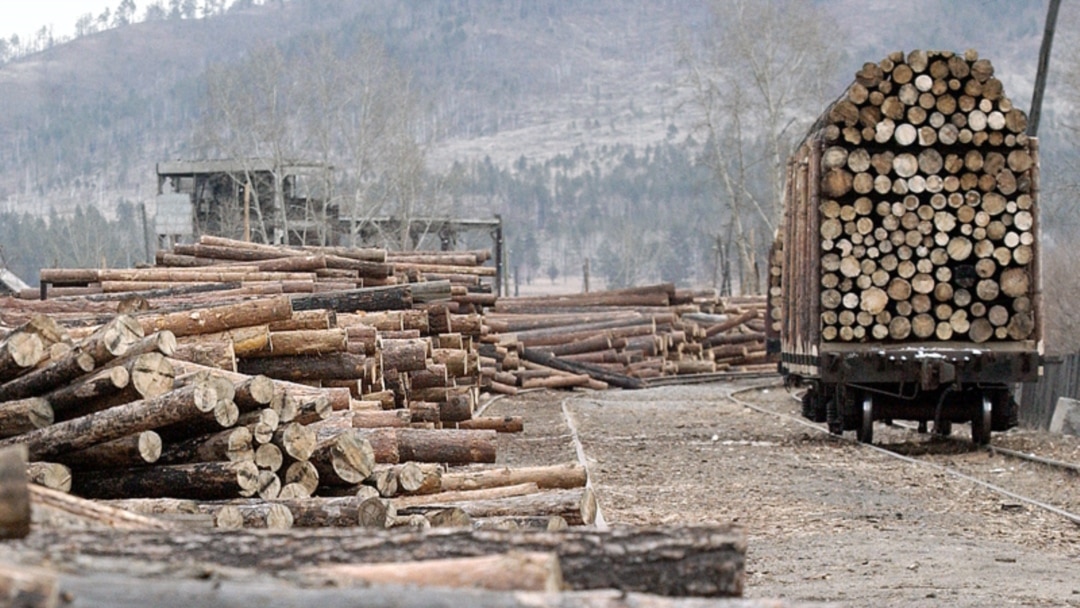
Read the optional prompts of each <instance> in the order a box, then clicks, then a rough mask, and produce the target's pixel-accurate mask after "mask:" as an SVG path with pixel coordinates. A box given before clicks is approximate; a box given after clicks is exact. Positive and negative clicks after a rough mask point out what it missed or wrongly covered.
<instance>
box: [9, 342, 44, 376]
mask: <svg viewBox="0 0 1080 608" xmlns="http://www.w3.org/2000/svg"><path fill="white" fill-rule="evenodd" d="M44 357H45V345H44V344H43V343H42V342H41V338H40V337H39V336H38V335H37V334H33V333H30V332H26V331H15V332H12V333H11V334H9V335H8V336H7V337H6V338H4V339H3V340H2V341H0V382H7V381H8V380H11V379H12V378H15V377H16V376H18V375H20V374H22V373H24V372H26V371H27V370H29V369H31V368H33V367H34V366H35V365H37V364H38V362H39V361H41V359H42V358H44Z"/></svg>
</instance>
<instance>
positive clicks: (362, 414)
mask: <svg viewBox="0 0 1080 608" xmlns="http://www.w3.org/2000/svg"><path fill="white" fill-rule="evenodd" d="M410 421H411V416H410V414H409V411H408V410H379V411H358V412H353V413H352V426H353V427H354V428H358V429H370V428H381V427H405V426H409V422H410Z"/></svg>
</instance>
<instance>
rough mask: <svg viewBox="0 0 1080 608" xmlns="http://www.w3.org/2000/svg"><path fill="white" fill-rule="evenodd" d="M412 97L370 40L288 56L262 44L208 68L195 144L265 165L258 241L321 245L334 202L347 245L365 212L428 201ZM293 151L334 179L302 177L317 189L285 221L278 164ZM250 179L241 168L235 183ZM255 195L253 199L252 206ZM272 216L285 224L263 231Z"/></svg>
mask: <svg viewBox="0 0 1080 608" xmlns="http://www.w3.org/2000/svg"><path fill="white" fill-rule="evenodd" d="M342 49H347V50H345V51H343V50H342ZM417 97H418V96H417V95H416V94H415V92H414V91H413V90H412V89H411V88H410V86H409V80H408V78H407V77H406V76H405V75H404V74H403V73H402V72H401V71H400V70H398V69H397V68H396V67H395V66H394V65H393V64H392V63H391V62H390V60H389V59H388V58H387V57H386V55H385V53H384V52H383V50H382V47H381V46H380V45H379V44H378V43H377V42H375V41H374V40H372V39H370V38H361V39H359V40H358V41H355V42H353V43H351V44H343V43H342V42H341V41H335V40H330V39H327V38H324V37H313V38H311V39H309V40H307V41H305V42H304V43H303V44H301V45H298V47H297V48H296V49H295V50H294V51H293V52H292V53H291V54H290V55H288V56H286V55H285V54H283V53H282V52H281V51H280V50H279V49H277V48H276V47H264V48H262V49H260V50H259V51H257V52H254V53H252V54H250V55H249V56H248V57H247V58H246V59H245V60H243V61H242V62H240V63H238V64H236V65H230V66H220V67H216V68H212V69H211V70H210V71H209V73H208V77H207V96H206V99H207V107H206V114H205V120H204V121H203V123H202V131H201V143H202V148H203V149H204V150H205V151H206V152H207V153H208V154H211V153H216V154H220V155H225V156H227V157H230V158H233V159H236V160H243V159H251V158H260V159H264V160H266V161H269V166H271V167H273V170H274V171H275V173H274V180H275V184H274V187H273V188H272V189H271V190H270V191H272V192H273V193H274V196H275V197H277V198H275V200H274V201H273V202H272V203H273V204H272V205H270V209H272V210H273V213H272V216H270V217H264V216H265V214H263V215H264V216H258V217H256V218H255V220H256V224H257V225H258V226H259V227H260V228H259V230H260V231H261V232H260V234H259V236H260V237H261V238H262V240H267V241H280V240H282V239H283V238H290V237H289V236H287V235H289V234H290V233H293V234H294V235H295V236H297V237H298V238H300V239H303V240H305V241H315V242H319V243H326V242H328V241H329V240H330V237H331V234H332V230H331V223H332V219H331V217H330V211H331V210H332V209H334V208H336V209H337V210H339V213H340V214H341V215H342V216H343V217H345V218H347V220H348V222H349V225H350V228H351V229H350V231H349V232H350V238H349V242H350V243H352V244H355V243H356V238H357V236H358V229H359V226H360V225H361V223H362V222H363V221H364V220H366V219H369V218H371V217H373V216H375V215H379V214H387V215H394V216H396V217H399V218H404V217H406V216H412V215H414V214H416V213H417V212H418V210H420V209H429V208H430V207H429V205H428V201H431V200H435V197H433V196H432V195H431V191H430V188H429V187H428V186H429V180H428V176H427V172H426V170H425V150H424V147H423V146H422V145H421V137H420V133H421V130H420V128H419V125H420V124H422V120H421V116H422V114H421V112H420V107H419V105H418V102H417V101H416V99H417ZM301 159H303V160H308V161H318V162H319V163H321V164H322V165H323V166H326V167H329V166H333V167H335V168H336V169H337V170H338V174H339V175H340V179H339V180H337V181H336V182H332V181H331V177H330V175H329V174H328V173H326V174H324V175H323V176H321V177H319V178H316V179H317V180H319V181H320V183H318V184H309V186H312V187H313V188H312V189H313V190H315V191H316V192H318V196H313V197H306V198H305V199H304V203H305V205H304V208H303V215H304V218H303V220H302V221H299V220H298V221H295V222H293V224H294V225H293V226H290V225H289V222H290V219H289V218H290V217H291V213H290V214H287V213H286V209H285V204H286V202H285V201H284V200H281V195H282V192H283V188H282V186H283V185H284V184H283V180H285V179H286V177H287V176H286V175H284V174H283V173H281V172H280V171H281V169H282V168H284V167H287V166H288V165H289V163H290V162H291V161H297V160H301ZM250 180H251V173H250V171H245V175H244V176H241V178H240V181H241V182H246V181H250ZM291 185H295V184H291ZM252 192H253V193H255V194H258V192H259V191H258V189H253V190H252ZM260 203H261V201H258V200H256V201H254V204H253V206H252V210H253V211H255V212H256V213H258V212H259V210H261V209H262V205H261V204H260ZM275 223H277V224H278V225H284V231H283V233H282V234H272V233H271V232H272V231H271V230H270V227H271V226H273V225H275Z"/></svg>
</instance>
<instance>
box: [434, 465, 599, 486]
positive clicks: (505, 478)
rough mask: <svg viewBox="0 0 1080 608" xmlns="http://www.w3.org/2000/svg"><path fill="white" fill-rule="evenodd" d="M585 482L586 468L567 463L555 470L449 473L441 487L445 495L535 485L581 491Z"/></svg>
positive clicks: (545, 467)
mask: <svg viewBox="0 0 1080 608" xmlns="http://www.w3.org/2000/svg"><path fill="white" fill-rule="evenodd" d="M586 481H587V474H586V471H585V467H583V466H581V465H580V464H577V463H565V464H558V465H552V466H536V467H515V468H510V467H501V468H497V469H480V470H467V471H453V472H447V473H443V475H442V482H441V487H442V489H443V490H444V491H450V490H477V489H480V488H494V487H499V486H508V485H516V484H521V483H535V484H536V485H537V486H539V487H540V488H545V489H554V488H581V487H585V482H586Z"/></svg>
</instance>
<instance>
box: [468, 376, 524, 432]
mask: <svg viewBox="0 0 1080 608" xmlns="http://www.w3.org/2000/svg"><path fill="white" fill-rule="evenodd" d="M511 388H513V387H511ZM515 393H516V390H515ZM457 428H459V429H473V430H490V431H495V432H497V433H520V432H522V431H524V430H525V421H524V418H522V417H521V416H475V417H473V418H470V419H469V420H462V421H461V422H458V423H457Z"/></svg>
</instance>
